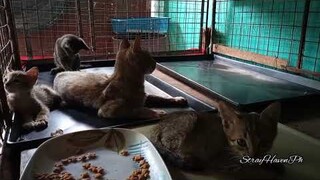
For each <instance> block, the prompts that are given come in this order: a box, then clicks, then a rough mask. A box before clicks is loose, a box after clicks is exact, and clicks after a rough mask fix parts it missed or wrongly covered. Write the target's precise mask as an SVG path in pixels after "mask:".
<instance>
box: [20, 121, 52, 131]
mask: <svg viewBox="0 0 320 180" xmlns="http://www.w3.org/2000/svg"><path fill="white" fill-rule="evenodd" d="M46 127H48V121H46V120H43V119H42V120H37V121H31V122H27V123H24V124H23V125H22V129H23V130H24V131H32V130H41V129H45V128H46Z"/></svg>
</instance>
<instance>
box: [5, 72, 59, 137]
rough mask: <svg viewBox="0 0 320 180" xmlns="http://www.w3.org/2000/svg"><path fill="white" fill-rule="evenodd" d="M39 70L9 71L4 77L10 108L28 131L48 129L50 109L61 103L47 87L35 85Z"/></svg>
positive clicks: (57, 96)
mask: <svg viewBox="0 0 320 180" xmlns="http://www.w3.org/2000/svg"><path fill="white" fill-rule="evenodd" d="M38 74H39V71H38V68H36V67H33V68H31V69H29V70H28V71H27V72H23V71H11V70H7V71H6V72H5V75H4V77H3V81H4V88H5V90H6V94H7V100H8V106H9V108H10V110H11V111H13V112H15V113H16V114H17V115H18V116H19V117H21V118H22V120H23V122H22V128H23V129H24V130H26V131H30V130H34V129H42V128H45V127H47V125H48V118H49V112H50V109H52V108H56V107H57V106H58V105H60V103H61V98H60V96H59V95H58V94H57V93H56V92H55V91H54V90H53V89H51V88H50V87H48V86H46V85H35V83H36V81H37V78H38Z"/></svg>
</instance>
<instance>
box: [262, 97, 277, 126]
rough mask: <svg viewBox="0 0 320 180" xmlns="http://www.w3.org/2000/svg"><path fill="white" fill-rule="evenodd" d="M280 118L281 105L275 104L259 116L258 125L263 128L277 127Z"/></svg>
mask: <svg viewBox="0 0 320 180" xmlns="http://www.w3.org/2000/svg"><path fill="white" fill-rule="evenodd" d="M280 118H281V104H280V103H279V102H275V103H272V104H270V105H269V106H268V107H267V108H266V109H264V110H263V111H262V112H261V114H260V119H259V123H260V124H262V126H264V127H266V128H267V127H277V123H278V122H279V121H280Z"/></svg>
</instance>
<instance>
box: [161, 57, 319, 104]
mask: <svg viewBox="0 0 320 180" xmlns="http://www.w3.org/2000/svg"><path fill="white" fill-rule="evenodd" d="M157 68H158V69H159V70H160V71H163V72H164V73H167V74H168V75H170V76H173V77H174V78H176V79H179V80H180V81H183V82H184V83H186V84H187V85H189V86H191V87H193V88H195V89H197V90H199V91H202V92H204V93H206V94H207V95H209V96H212V97H215V98H220V99H223V100H225V101H228V102H229V103H231V104H233V105H234V106H236V107H238V108H239V109H246V110H250V109H253V108H254V107H257V106H260V105H263V104H267V103H270V102H272V101H278V100H280V101H285V100H292V99H301V98H306V97H312V96H319V94H320V91H319V90H317V89H315V88H317V87H319V89H320V82H316V81H314V80H310V79H306V78H303V77H298V76H295V75H291V74H288V73H283V72H279V71H276V70H271V69H267V68H263V67H259V66H255V65H248V64H246V63H242V62H239V61H235V60H231V59H227V58H223V57H219V56H215V58H214V60H212V59H207V60H194V61H188V62H182V61H177V62H163V63H160V64H158V65H157ZM301 79H303V80H301ZM302 82H307V83H308V84H310V87H308V86H306V85H307V83H304V85H302Z"/></svg>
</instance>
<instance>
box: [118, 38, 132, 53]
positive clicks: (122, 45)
mask: <svg viewBox="0 0 320 180" xmlns="http://www.w3.org/2000/svg"><path fill="white" fill-rule="evenodd" d="M129 47H130V43H129V41H128V39H127V38H124V39H123V40H122V41H121V43H120V50H122V49H128V48H129Z"/></svg>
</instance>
